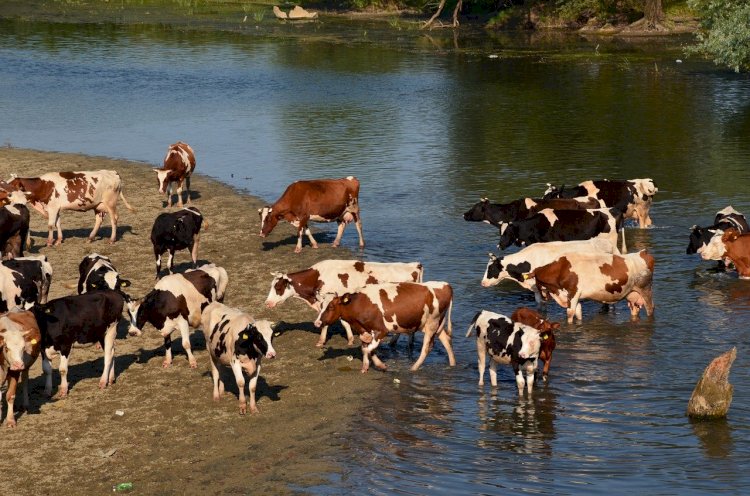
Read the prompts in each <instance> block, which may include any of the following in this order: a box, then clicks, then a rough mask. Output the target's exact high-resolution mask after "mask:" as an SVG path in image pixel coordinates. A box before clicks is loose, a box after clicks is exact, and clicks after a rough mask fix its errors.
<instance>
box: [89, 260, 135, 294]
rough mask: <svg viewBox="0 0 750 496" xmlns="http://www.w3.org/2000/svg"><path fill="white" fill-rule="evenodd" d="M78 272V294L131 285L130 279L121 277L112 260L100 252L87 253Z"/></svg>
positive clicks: (118, 289) (116, 289)
mask: <svg viewBox="0 0 750 496" xmlns="http://www.w3.org/2000/svg"><path fill="white" fill-rule="evenodd" d="M78 274H79V275H78V294H83V293H89V292H91V291H94V290H96V289H105V288H108V289H112V290H115V291H121V290H122V288H127V287H129V286H130V281H128V280H127V279H123V278H122V277H120V273H119V272H117V269H115V266H114V265H112V260H110V259H109V257H105V256H104V255H99V254H98V253H92V254H91V255H87V256H85V257H84V258H83V260H81V263H80V264H79V265H78ZM123 294H124V293H123Z"/></svg>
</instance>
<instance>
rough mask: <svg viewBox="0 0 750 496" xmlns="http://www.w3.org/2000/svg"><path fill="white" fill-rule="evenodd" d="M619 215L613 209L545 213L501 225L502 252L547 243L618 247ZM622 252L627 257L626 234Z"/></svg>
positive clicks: (544, 211)
mask: <svg viewBox="0 0 750 496" xmlns="http://www.w3.org/2000/svg"><path fill="white" fill-rule="evenodd" d="M622 221H623V216H622V212H621V211H619V210H617V209H614V208H599V209H591V210H552V209H544V210H542V211H541V212H539V213H538V214H534V215H532V216H531V217H528V218H527V219H522V220H519V221H515V222H510V223H507V224H506V223H503V224H502V225H501V227H500V242H499V244H498V247H499V248H500V249H501V250H504V249H505V248H507V247H509V246H510V245H513V244H515V245H516V246H522V245H526V246H528V245H531V244H533V243H540V242H547V241H576V240H584V239H591V238H604V239H607V240H609V241H610V242H611V243H612V245H613V246H617V233H618V232H619V231H620V230H622ZM622 252H623V253H626V247H625V233H624V232H623V234H622Z"/></svg>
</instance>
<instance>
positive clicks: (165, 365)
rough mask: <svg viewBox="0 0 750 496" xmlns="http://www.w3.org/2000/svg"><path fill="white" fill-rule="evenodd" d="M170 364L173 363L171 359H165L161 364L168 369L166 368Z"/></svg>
mask: <svg viewBox="0 0 750 496" xmlns="http://www.w3.org/2000/svg"><path fill="white" fill-rule="evenodd" d="M170 365H172V362H171V361H168V360H164V361H163V362H161V366H162V368H165V369H166V368H169V366H170Z"/></svg>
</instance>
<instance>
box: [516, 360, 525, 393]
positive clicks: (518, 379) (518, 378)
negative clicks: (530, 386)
mask: <svg viewBox="0 0 750 496" xmlns="http://www.w3.org/2000/svg"><path fill="white" fill-rule="evenodd" d="M513 372H514V374H515V376H516V386H518V394H519V396H521V395H523V386H524V380H523V372H522V371H521V367H519V366H518V364H516V363H514V364H513Z"/></svg>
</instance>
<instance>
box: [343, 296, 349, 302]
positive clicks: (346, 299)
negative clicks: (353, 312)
mask: <svg viewBox="0 0 750 496" xmlns="http://www.w3.org/2000/svg"><path fill="white" fill-rule="evenodd" d="M341 301H343V302H344V303H349V297H348V296H344V299H343V300H341Z"/></svg>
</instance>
